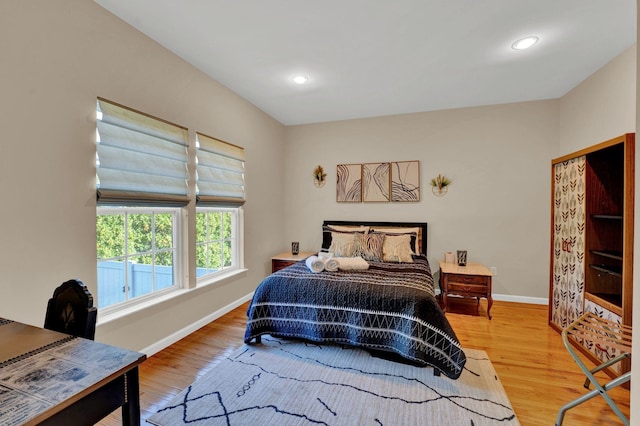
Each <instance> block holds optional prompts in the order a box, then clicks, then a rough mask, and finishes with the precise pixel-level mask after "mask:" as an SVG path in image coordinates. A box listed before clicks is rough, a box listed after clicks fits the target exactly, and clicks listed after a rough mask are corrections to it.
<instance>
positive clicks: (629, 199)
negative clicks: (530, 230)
mask: <svg viewBox="0 0 640 426" xmlns="http://www.w3.org/2000/svg"><path fill="white" fill-rule="evenodd" d="M551 164H552V197H553V198H552V205H551V213H552V215H551V218H552V224H551V271H550V286H549V324H550V325H551V326H552V327H553V328H555V329H556V330H558V331H561V330H562V329H564V328H566V327H567V326H568V325H569V324H571V323H572V322H573V321H574V320H576V319H577V318H578V317H579V316H580V315H582V314H583V313H585V312H592V313H594V314H596V315H598V316H599V317H603V318H606V319H608V320H611V321H614V322H617V323H620V324H623V325H631V320H632V304H633V300H632V299H633V215H634V213H633V212H634V179H635V177H634V175H635V135H634V134H633V133H627V134H624V135H622V136H619V137H617V138H613V139H610V140H608V141H605V142H602V143H600V144H598V145H595V146H592V147H590V148H587V149H584V150H581V151H578V152H575V153H573V154H569V155H566V156H564V157H560V158H557V159H555V160H553V161H552V163H551ZM582 347H583V352H585V354H587V356H589V357H592V358H593V359H594V361H595V362H597V363H600V362H601V361H602V360H604V359H606V358H608V357H612V356H614V354H611V353H609V352H608V351H607V350H606V349H603V348H600V347H598V345H595V344H593V343H592V342H589V341H588V340H586V339H585V340H584V341H583V344H582ZM628 368H629V365H628V363H626V364H623V365H622V368H621V369H619V371H616V372H614V371H608V373H609V374H610V375H614V374H616V373H620V372H621V371H622V370H625V369H628Z"/></svg>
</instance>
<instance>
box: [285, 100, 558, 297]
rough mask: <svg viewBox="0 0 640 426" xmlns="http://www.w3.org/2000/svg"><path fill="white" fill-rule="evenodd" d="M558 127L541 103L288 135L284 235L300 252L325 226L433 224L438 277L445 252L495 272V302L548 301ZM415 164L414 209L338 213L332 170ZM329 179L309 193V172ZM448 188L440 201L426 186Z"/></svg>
mask: <svg viewBox="0 0 640 426" xmlns="http://www.w3.org/2000/svg"><path fill="white" fill-rule="evenodd" d="M558 126H559V118H558V103H557V101H540V102H528V103H518V104H510V105H498V106H486V107H478V108H465V109H455V110H446V111H436V112H426V113H419V114H407V115H400V116H392V117H378V118H371V119H363V120H348V121H340V122H331V123H322V124H313V125H303V126H293V127H288V128H287V129H286V164H287V171H286V176H285V186H284V189H285V190H284V192H285V194H286V195H285V203H286V209H285V210H286V222H287V228H286V235H287V237H288V240H299V241H300V242H301V246H302V248H304V249H309V250H316V249H318V248H319V247H320V244H321V224H322V220H323V219H349V220H351V219H355V220H358V219H361V220H392V221H396V220H404V221H427V222H428V223H429V228H428V231H429V243H428V250H429V260H430V262H431V264H432V267H433V269H434V272H435V271H437V269H438V268H437V262H438V260H439V259H442V258H443V257H444V252H445V251H449V250H457V249H466V250H468V252H469V260H470V261H475V262H482V263H484V264H486V265H487V266H493V267H496V268H497V271H498V274H497V276H496V277H495V279H494V284H493V285H494V288H493V291H494V293H497V294H500V295H504V296H506V297H507V298H508V297H512V296H520V297H525V298H526V297H533V298H546V297H547V296H548V277H549V271H548V266H547V265H548V264H549V226H550V224H549V220H550V213H549V199H550V198H549V197H550V196H549V188H550V181H549V179H550V171H549V170H550V169H549V167H550V166H549V165H550V159H551V154H550V153H551V152H552V151H553V147H554V144H555V142H556V139H557V132H558ZM404 160H419V161H420V165H421V170H420V173H421V185H422V196H421V200H420V202H418V203H358V204H351V203H337V202H336V198H335V197H336V194H335V174H336V165H337V164H341V163H366V162H384V161H404ZM317 164H320V165H322V166H323V167H324V168H325V169H326V170H327V172H328V178H327V184H326V185H325V186H324V187H323V188H319V189H318V188H315V187H314V185H313V181H312V177H311V172H312V171H313V168H314V167H315V166H316V165H317ZM438 173H443V174H445V175H446V176H448V177H450V178H451V179H452V180H453V184H452V185H451V186H450V189H449V192H448V194H447V195H445V196H444V197H441V198H438V197H435V196H434V195H433V194H432V193H431V187H430V186H429V184H428V182H429V180H430V179H431V178H433V177H435V176H437V175H438Z"/></svg>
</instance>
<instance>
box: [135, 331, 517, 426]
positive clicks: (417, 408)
mask: <svg viewBox="0 0 640 426" xmlns="http://www.w3.org/2000/svg"><path fill="white" fill-rule="evenodd" d="M465 354H466V356H467V364H466V366H465V371H464V372H463V373H462V375H461V376H460V378H459V379H458V380H451V379H449V378H447V377H445V376H440V377H436V376H434V375H433V370H432V369H431V368H420V367H415V366H411V365H407V364H403V363H398V362H393V361H388V360H385V359H381V358H377V357H374V356H371V355H370V354H369V353H368V352H366V351H363V350H360V349H354V348H351V347H341V346H331V345H322V346H321V345H315V344H310V343H303V342H297V341H293V340H278V339H274V338H270V337H269V336H263V339H262V344H255V345H244V346H242V347H241V348H240V349H238V350H237V351H235V352H234V353H233V354H231V355H230V356H229V357H227V358H226V359H224V360H222V361H221V362H220V363H219V364H217V365H216V366H215V367H213V368H212V369H211V370H209V371H208V372H207V373H206V374H205V375H204V376H202V377H201V378H200V379H198V380H197V381H196V382H195V383H193V384H192V385H191V386H189V387H188V388H187V389H185V390H183V391H182V392H181V393H180V394H179V395H178V396H176V398H175V399H174V400H173V401H171V403H169V404H168V405H167V406H166V407H164V408H162V409H161V410H159V411H158V412H157V413H156V414H154V415H153V416H151V417H150V418H149V419H148V420H147V421H148V422H149V423H151V424H154V425H158V426H174V425H181V424H193V425H243V426H244V425H385V426H390V425H455V426H460V425H469V426H471V425H473V426H479V425H519V424H520V423H519V422H518V419H517V418H516V416H515V414H514V412H513V409H512V407H511V404H510V402H509V398H508V397H507V395H506V394H505V392H504V389H503V387H502V384H501V383H500V380H499V379H498V376H497V375H496V372H495V370H494V368H493V366H492V365H491V361H490V360H489V358H488V357H487V354H486V352H484V351H478V350H471V349H465Z"/></svg>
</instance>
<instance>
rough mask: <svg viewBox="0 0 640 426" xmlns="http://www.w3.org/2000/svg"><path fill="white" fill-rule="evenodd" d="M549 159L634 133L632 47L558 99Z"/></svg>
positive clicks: (634, 92) (634, 70) (634, 48)
mask: <svg viewBox="0 0 640 426" xmlns="http://www.w3.org/2000/svg"><path fill="white" fill-rule="evenodd" d="M559 101H560V110H559V114H560V117H561V121H560V129H559V130H560V131H559V133H558V144H557V145H556V147H555V149H554V152H553V153H552V155H553V158H557V157H561V156H563V155H566V154H569V153H572V152H575V151H578V150H580V149H583V148H586V147H589V146H591V145H595V144H597V143H599V142H602V141H605V140H608V139H611V138H613V137H616V136H619V135H621V134H623V133H633V132H635V131H636V130H635V129H636V46H635V45H634V46H632V47H630V48H629V49H627V50H626V51H624V52H623V53H621V54H620V55H619V56H618V57H616V58H614V59H613V60H612V61H611V62H609V63H608V64H607V65H605V66H604V67H602V68H601V69H600V70H599V71H598V72H596V73H595V74H593V75H591V76H590V77H589V78H587V79H586V80H584V81H583V82H582V83H580V84H579V85H577V86H576V87H575V88H574V89H573V90H571V91H570V92H569V93H567V94H566V95H565V96H563V97H562V98H560V100H559Z"/></svg>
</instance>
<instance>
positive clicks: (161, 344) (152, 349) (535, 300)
mask: <svg viewBox="0 0 640 426" xmlns="http://www.w3.org/2000/svg"><path fill="white" fill-rule="evenodd" d="M252 297H253V292H252V293H249V294H248V295H246V296H244V297H242V298H240V299H238V300H236V301H234V302H232V303H230V304H228V305H227V306H224V307H223V308H221V309H218V310H217V311H215V312H213V313H212V314H210V315H207V316H206V317H204V318H202V319H201V320H199V321H196V322H194V323H193V324H190V325H188V326H186V327H184V328H183V329H181V330H178V331H176V332H175V333H173V334H171V335H169V336H167V337H165V338H164V339H162V340H159V341H157V342H156V343H154V344H152V345H149V346H147V347H146V348H144V349H142V350H141V351H140V352H142V353H145V354H147V356H151V355H153V354H155V353H157V352H160V351H161V350H163V349H164V348H166V347H169V346H171V345H172V344H174V343H175V342H177V341H178V340H180V339H182V338H184V337H186V336H188V335H189V334H191V333H193V332H194V331H196V330H198V329H199V328H201V327H204V326H205V325H207V324H209V323H210V322H211V321H215V320H217V319H218V318H220V317H222V316H223V315H225V314H228V313H229V312H231V311H232V310H234V309H235V308H237V307H238V306H240V305H242V304H243V303H245V302H247V301H249V300H251V298H252ZM493 300H500V301H504V302H515V303H531V304H535V305H548V304H549V300H548V299H546V298H543V297H527V296H512V295H508V294H494V295H493Z"/></svg>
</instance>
